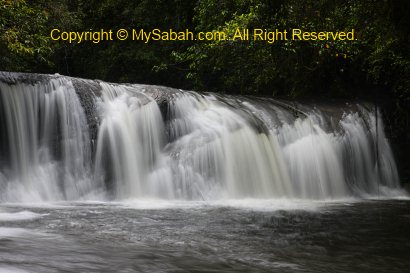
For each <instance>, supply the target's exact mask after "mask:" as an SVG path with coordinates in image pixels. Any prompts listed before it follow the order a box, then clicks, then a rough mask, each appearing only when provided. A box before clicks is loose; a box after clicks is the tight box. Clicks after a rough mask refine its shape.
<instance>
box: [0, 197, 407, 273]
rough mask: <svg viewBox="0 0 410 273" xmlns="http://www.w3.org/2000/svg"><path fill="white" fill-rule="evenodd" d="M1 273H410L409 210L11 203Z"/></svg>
mask: <svg viewBox="0 0 410 273" xmlns="http://www.w3.org/2000/svg"><path fill="white" fill-rule="evenodd" d="M0 272H2V273H3V272H5V273H6V272H44V273H47V272H76V273H77V272H372V273H374V272H410V201H408V200H371V201H360V202H353V201H350V202H337V203H325V202H312V203H303V202H289V201H252V200H249V201H238V202H231V203H229V202H226V203H190V202H187V203H183V202H182V203H166V202H159V201H157V202H155V201H151V202H134V203H132V202H130V203H58V204H43V205H24V206H22V205H13V204H3V205H1V206H0Z"/></svg>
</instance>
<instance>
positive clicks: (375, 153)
mask: <svg viewBox="0 0 410 273" xmlns="http://www.w3.org/2000/svg"><path fill="white" fill-rule="evenodd" d="M0 79H1V77H0ZM72 80H73V79H71V78H65V77H61V76H50V79H47V80H44V79H42V80H41V81H40V80H39V81H38V82H37V83H35V84H27V83H22V82H20V81H17V82H7V81H4V80H3V81H4V82H3V83H1V81H0V128H1V132H0V153H1V154H0V185H1V200H3V201H45V200H46V201H47V200H73V199H95V198H108V199H115V200H122V199H129V198H161V199H187V200H217V199H242V198H263V199H269V198H303V199H334V198H343V197H350V196H363V197H365V196H368V195H370V196H371V195H376V194H379V195H391V194H394V193H395V192H396V190H399V188H400V184H399V178H398V174H397V168H396V165H395V162H394V158H393V155H392V152H391V149H390V146H389V143H388V141H387V139H386V137H385V134H384V131H383V124H382V122H381V120H380V119H379V120H378V121H376V117H375V114H374V112H373V111H371V110H367V109H366V108H365V107H363V106H354V107H334V108H335V109H336V110H337V111H338V112H340V113H342V114H339V115H334V114H325V112H321V111H320V110H318V109H315V108H313V107H309V106H306V105H305V106H303V105H296V104H292V105H291V104H287V103H285V102H281V101H276V100H273V99H269V100H260V99H257V98H246V97H229V96H220V95H212V94H205V95H200V94H198V93H195V92H183V91H180V90H175V89H170V88H169V89H168V88H161V87H155V86H144V85H115V84H108V83H104V82H98V88H99V89H100V95H95V94H94V93H93V94H92V97H93V99H92V104H93V105H94V106H95V109H96V111H95V113H94V114H95V116H93V117H90V116H86V114H85V113H87V115H91V114H90V111H85V109H84V108H83V106H84V101H82V100H83V99H82V98H83V97H82V96H81V93H80V91H79V90H77V89H76V88H75V87H74V86H75V85H74V84H73V82H72ZM6 82H7V83H6ZM92 83H93V84H94V85H97V83H95V82H92ZM76 91H77V92H76ZM81 92H86V90H85V91H84V90H82V91H81ZM82 104H83V105H82ZM87 110H89V109H87ZM90 120H98V126H97V128H96V130H97V131H96V134H95V139H94V138H93V137H90V136H91V135H93V134H91V132H89V130H92V128H91V126H90ZM87 122H88V123H87ZM376 122H377V123H378V124H377V125H376ZM376 130H377V131H376Z"/></svg>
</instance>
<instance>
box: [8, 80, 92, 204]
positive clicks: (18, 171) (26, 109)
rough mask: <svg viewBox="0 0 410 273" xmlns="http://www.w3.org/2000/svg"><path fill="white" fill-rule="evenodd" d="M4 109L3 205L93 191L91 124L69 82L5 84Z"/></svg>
mask: <svg viewBox="0 0 410 273" xmlns="http://www.w3.org/2000/svg"><path fill="white" fill-rule="evenodd" d="M0 104H1V105H2V109H3V111H2V113H1V114H2V115H4V116H3V119H4V120H5V126H4V127H2V130H3V129H5V131H6V132H5V134H4V135H5V141H6V145H4V146H5V147H6V148H7V150H8V151H7V154H6V156H5V158H6V160H5V163H3V164H2V165H1V166H0V172H2V173H3V174H2V175H0V182H1V184H0V187H1V198H2V199H3V200H9V201H16V202H20V201H26V202H33V201H42V200H61V199H74V198H78V197H79V196H81V195H82V194H84V193H85V192H88V191H89V190H90V189H91V188H92V186H91V182H90V180H89V178H88V177H89V175H90V165H89V164H90V162H91V151H90V145H89V136H88V130H87V124H86V119H85V115H84V112H83V110H82V108H81V105H80V101H79V99H78V97H77V95H76V93H75V90H74V88H73V86H72V84H71V82H70V81H67V80H64V79H59V80H51V81H50V82H49V83H48V84H37V85H26V84H17V85H11V86H10V85H6V84H3V83H0ZM1 114H0V115H1Z"/></svg>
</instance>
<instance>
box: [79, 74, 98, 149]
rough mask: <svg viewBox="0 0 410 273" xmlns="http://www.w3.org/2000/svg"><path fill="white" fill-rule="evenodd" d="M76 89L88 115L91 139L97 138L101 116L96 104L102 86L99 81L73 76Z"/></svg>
mask: <svg viewBox="0 0 410 273" xmlns="http://www.w3.org/2000/svg"><path fill="white" fill-rule="evenodd" d="M72 83H73V86H74V88H75V91H76V93H77V95H78V97H79V99H80V103H81V106H82V107H83V109H84V112H85V115H86V117H87V123H88V127H89V131H90V138H91V140H92V141H93V140H96V139H97V134H98V124H99V122H100V121H99V118H98V115H97V113H96V111H97V109H96V106H95V99H96V97H100V96H101V86H100V85H99V84H98V82H95V81H91V80H84V79H77V78H72Z"/></svg>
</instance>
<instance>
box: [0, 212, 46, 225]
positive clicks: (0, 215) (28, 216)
mask: <svg viewBox="0 0 410 273" xmlns="http://www.w3.org/2000/svg"><path fill="white" fill-rule="evenodd" d="M42 216H44V215H43V214H38V213H34V212H31V211H27V210H24V211H19V212H14V213H11V212H0V222H10V221H28V220H34V219H37V218H40V217H42Z"/></svg>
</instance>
